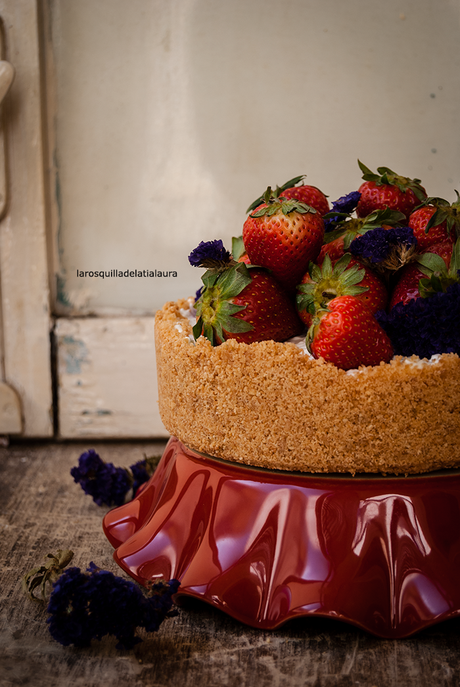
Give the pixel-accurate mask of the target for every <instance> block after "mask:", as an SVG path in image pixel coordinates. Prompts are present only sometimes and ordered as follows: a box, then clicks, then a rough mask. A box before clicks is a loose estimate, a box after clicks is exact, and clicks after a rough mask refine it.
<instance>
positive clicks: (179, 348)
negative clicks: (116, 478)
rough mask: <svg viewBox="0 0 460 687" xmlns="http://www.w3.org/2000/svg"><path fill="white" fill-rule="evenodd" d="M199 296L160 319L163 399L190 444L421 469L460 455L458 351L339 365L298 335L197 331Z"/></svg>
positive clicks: (238, 455)
mask: <svg viewBox="0 0 460 687" xmlns="http://www.w3.org/2000/svg"><path fill="white" fill-rule="evenodd" d="M192 323H193V300H185V299H184V300H181V301H178V302H177V303H174V302H170V303H166V305H165V306H164V307H163V308H162V310H160V311H158V313H157V315H156V319H155V338H156V355H157V369H158V392H159V407H160V414H161V417H162V420H163V423H164V425H165V427H166V428H167V430H168V431H169V432H170V433H171V434H172V435H174V436H176V437H177V438H178V439H179V440H180V441H181V442H183V443H184V444H185V445H186V446H188V447H190V448H192V449H194V450H195V451H199V452H201V453H205V454H208V455H212V456H215V457H218V458H222V459H225V460H228V461H235V462H238V463H244V464H247V465H252V466H259V467H263V468H269V469H277V470H289V471H301V472H318V473H351V474H355V473H362V472H363V473H380V474H403V475H406V474H416V473H423V472H429V471H432V470H438V469H441V468H456V467H459V466H460V451H459V449H458V446H459V443H460V359H459V357H458V355H456V354H454V353H448V354H442V355H437V356H433V357H432V358H431V359H430V360H424V359H420V358H418V357H417V356H412V357H409V358H406V357H403V356H395V357H394V358H393V359H392V360H391V361H390V362H389V363H381V364H380V365H376V366H372V367H360V368H358V369H355V370H342V369H339V368H337V367H336V366H335V365H333V364H331V363H326V362H324V361H323V360H322V359H319V360H315V359H313V358H311V357H310V356H309V355H308V354H306V352H305V351H304V350H303V349H302V348H301V347H299V346H298V345H296V344H295V343H292V342H286V343H281V342H276V341H261V342H257V343H252V344H245V343H239V342H237V341H235V340H231V339H230V340H228V341H225V342H224V343H222V344H221V345H219V346H216V347H213V346H212V345H211V343H210V342H209V341H208V340H207V339H206V338H204V337H200V338H199V339H198V340H197V341H195V340H194V337H193V334H192Z"/></svg>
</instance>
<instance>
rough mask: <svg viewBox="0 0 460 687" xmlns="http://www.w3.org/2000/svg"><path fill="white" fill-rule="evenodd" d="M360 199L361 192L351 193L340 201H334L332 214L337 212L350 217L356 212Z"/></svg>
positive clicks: (339, 199)
mask: <svg viewBox="0 0 460 687" xmlns="http://www.w3.org/2000/svg"><path fill="white" fill-rule="evenodd" d="M360 198H361V193H360V192H359V191H351V193H348V194H347V195H346V196H341V197H340V198H338V200H335V201H332V210H331V212H333V211H334V210H335V212H343V213H346V214H347V215H348V214H350V213H351V212H353V210H355V208H356V206H357V205H358V203H359V199H360Z"/></svg>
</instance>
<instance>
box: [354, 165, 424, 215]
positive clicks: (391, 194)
mask: <svg viewBox="0 0 460 687" xmlns="http://www.w3.org/2000/svg"><path fill="white" fill-rule="evenodd" d="M358 165H359V167H360V169H361V171H362V172H363V177H362V178H363V179H364V183H363V184H361V186H360V187H359V189H358V190H359V192H360V193H361V198H360V199H359V203H358V205H357V208H356V212H357V215H358V217H366V216H367V215H369V214H370V213H371V212H374V210H384V209H385V208H390V209H391V210H397V211H399V212H402V213H403V215H405V217H406V218H408V217H409V215H410V214H411V212H412V211H413V210H414V209H415V208H416V207H417V205H420V203H423V201H424V200H425V199H426V191H425V189H424V188H423V186H422V185H421V183H420V179H409V178H408V177H403V176H400V175H399V174H396V173H395V172H393V171H392V170H391V169H389V168H388V167H378V168H377V174H375V173H374V172H372V171H371V170H370V169H369V167H366V165H363V163H362V162H360V161H359V160H358Z"/></svg>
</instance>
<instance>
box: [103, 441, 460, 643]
mask: <svg viewBox="0 0 460 687" xmlns="http://www.w3.org/2000/svg"><path fill="white" fill-rule="evenodd" d="M104 531H105V533H106V535H107V537H108V539H109V541H110V542H111V544H112V545H113V546H114V548H115V549H116V551H115V553H114V557H115V560H116V561H117V563H118V564H119V565H120V566H121V567H122V568H123V569H124V570H125V571H126V572H127V573H128V574H129V575H131V576H132V577H133V578H135V579H136V580H138V581H139V582H141V583H146V582H147V581H148V580H151V579H154V578H159V577H163V578H166V579H171V578H177V579H179V580H180V581H181V587H180V590H179V593H178V601H179V602H180V597H181V595H186V596H193V597H197V598H199V599H202V600H204V601H207V602H209V603H210V604H212V605H214V606H216V607H217V608H219V609H221V610H223V611H225V612H226V613H228V614H229V615H231V616H233V617H234V618H237V619H238V620H240V621H242V622H244V623H246V624H248V625H251V626H253V627H259V628H263V629H273V628H275V627H278V626H279V625H281V624H283V623H285V622H286V621H287V620H290V619H291V618H294V617H299V616H305V615H320V616H328V617H332V618H335V619H337V620H343V621H346V622H349V623H352V624H354V625H357V626H359V627H361V628H364V629H366V630H368V631H369V632H372V633H374V634H376V635H378V636H380V637H387V638H399V637H406V636H408V635H411V634H413V633H414V632H417V631H419V630H421V629H422V628H424V627H427V626H429V625H432V624H433V623H436V622H440V621H441V620H445V619H447V618H451V617H454V616H456V615H459V614H460V472H459V471H445V472H439V473H431V474H427V475H420V476H416V477H406V478H404V477H382V476H369V475H368V476H366V475H360V476H355V477H351V476H341V475H325V476H323V475H314V474H306V473H292V472H281V471H269V470H263V469H258V468H252V467H247V466H245V465H240V464H237V463H230V462H227V461H222V460H219V459H216V458H211V457H209V456H204V455H201V454H198V453H196V452H194V451H191V450H190V449H188V448H186V447H185V446H184V445H183V444H181V443H180V442H179V441H178V440H177V439H174V438H172V439H171V440H170V441H169V443H168V446H167V448H166V450H165V453H164V455H163V457H162V459H161V462H160V464H159V466H158V468H157V470H156V472H155V474H154V476H153V477H152V478H151V479H150V481H149V482H148V483H147V484H146V485H145V486H144V487H143V488H142V490H141V491H140V493H138V495H137V496H136V498H135V499H134V500H133V501H131V502H130V503H127V504H126V505H124V506H121V507H120V508H116V509H114V510H112V511H110V512H109V513H108V514H107V515H106V517H105V518H104Z"/></svg>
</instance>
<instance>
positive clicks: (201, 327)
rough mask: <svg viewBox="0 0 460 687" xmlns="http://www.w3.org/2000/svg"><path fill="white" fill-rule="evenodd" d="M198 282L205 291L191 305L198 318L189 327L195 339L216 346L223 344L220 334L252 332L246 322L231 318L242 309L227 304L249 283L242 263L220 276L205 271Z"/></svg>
mask: <svg viewBox="0 0 460 687" xmlns="http://www.w3.org/2000/svg"><path fill="white" fill-rule="evenodd" d="M202 281H203V284H204V286H205V288H204V289H203V292H202V294H201V296H200V298H199V299H198V300H197V302H196V304H195V308H196V313H197V318H198V319H197V322H196V324H195V326H194V327H193V335H194V337H195V339H198V338H199V337H200V336H202V335H203V336H205V337H206V338H207V339H209V341H210V342H211V344H212V345H213V346H216V345H218V344H219V343H222V341H225V333H224V331H227V332H230V333H232V334H236V333H243V332H248V331H250V330H251V329H253V326H252V325H251V324H249V322H245V321H244V320H241V319H239V318H237V317H234V315H235V314H236V313H237V312H240V310H244V309H245V307H246V306H244V305H235V304H234V303H230V302H229V300H230V299H231V298H234V297H235V296H238V294H240V293H241V291H243V289H244V288H245V287H246V286H248V284H250V283H251V281H252V280H251V276H250V274H249V270H248V268H247V267H246V265H245V264H244V263H243V262H239V263H235V264H232V265H231V266H230V267H229V268H228V269H227V270H226V271H224V272H215V271H213V270H208V271H207V272H206V273H205V274H204V275H203V277H202Z"/></svg>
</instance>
